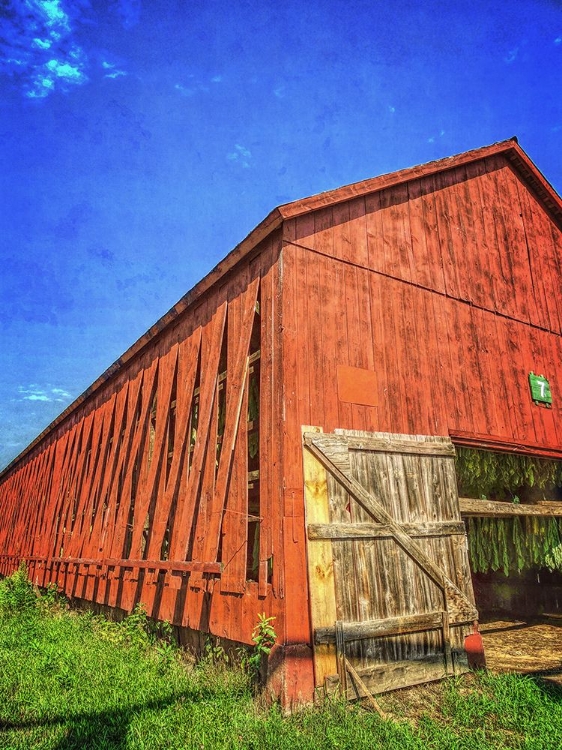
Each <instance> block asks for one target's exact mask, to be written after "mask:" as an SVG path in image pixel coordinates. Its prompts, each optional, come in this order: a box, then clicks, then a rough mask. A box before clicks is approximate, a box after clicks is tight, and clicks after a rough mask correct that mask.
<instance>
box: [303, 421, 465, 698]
mask: <svg viewBox="0 0 562 750" xmlns="http://www.w3.org/2000/svg"><path fill="white" fill-rule="evenodd" d="M313 430H315V428H303V433H304V434H303V441H304V455H303V458H304V474H305V476H304V480H305V502H306V521H307V537H308V542H307V547H308V568H309V585H310V602H311V617H312V626H313V631H314V632H313V640H314V661H315V676H316V685H317V687H321V686H323V687H325V688H326V689H328V690H330V689H335V688H336V687H338V685H339V686H340V687H341V688H343V690H344V691H345V692H346V694H347V695H348V697H350V698H353V697H360V696H362V695H365V694H366V693H367V692H371V693H381V692H384V691H387V690H393V689H395V688H400V687H406V686H408V685H415V684H419V683H422V682H427V681H429V680H435V679H439V678H441V677H444V676H446V675H448V674H455V673H458V672H461V671H465V670H466V668H467V661H466V655H465V652H464V647H463V642H464V637H465V635H466V634H467V633H468V632H470V630H471V628H470V624H471V623H472V621H473V620H475V619H476V618H477V616H478V614H477V611H476V609H475V607H474V596H473V592H472V583H471V578H470V568H469V562H468V553H467V544H466V534H465V529H464V525H463V522H462V521H461V517H460V512H459V504H458V496H457V489H456V478H455V467H454V454H455V451H454V447H453V445H452V443H451V441H450V440H449V438H448V437H426V436H423V435H393V434H386V433H361V432H355V431H353V432H350V431H343V430H337V431H336V432H335V433H334V434H323V433H321V432H320V431H318V430H317V431H313Z"/></svg>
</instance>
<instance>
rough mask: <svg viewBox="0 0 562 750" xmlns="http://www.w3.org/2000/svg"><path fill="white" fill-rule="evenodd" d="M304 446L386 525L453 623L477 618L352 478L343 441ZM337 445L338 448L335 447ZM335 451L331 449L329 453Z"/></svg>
mask: <svg viewBox="0 0 562 750" xmlns="http://www.w3.org/2000/svg"><path fill="white" fill-rule="evenodd" d="M303 439H304V444H305V446H306V448H307V449H308V450H309V451H310V452H311V453H312V455H313V456H314V457H315V458H316V459H317V460H318V461H319V462H320V463H321V464H322V466H324V468H325V469H326V470H327V471H328V472H330V474H331V475H332V476H333V477H334V479H335V480H336V481H337V482H339V483H340V484H341V485H342V487H343V488H344V489H345V490H346V491H347V492H348V493H349V494H350V495H351V496H352V497H353V498H354V499H355V500H356V501H357V502H358V503H359V504H360V505H361V507H362V508H363V509H364V510H365V511H366V512H367V513H369V515H370V516H372V517H373V518H374V520H375V521H376V522H378V523H384V524H386V525H387V526H388V529H389V531H390V533H391V534H392V536H393V537H394V539H395V540H396V542H397V543H398V544H399V545H400V547H401V548H402V549H403V550H404V552H406V554H407V555H409V557H411V558H412V560H414V562H415V563H417V565H419V566H420V568H421V569H422V570H423V571H424V573H426V575H428V576H429V577H430V578H431V580H432V581H433V582H434V583H435V584H436V585H437V587H438V588H439V589H441V591H442V592H443V596H444V599H445V605H446V608H447V610H448V611H449V613H450V615H451V619H450V624H451V625H453V624H455V623H461V622H462V623H465V622H471V621H472V620H475V619H477V618H478V612H477V610H476V608H475V607H474V605H473V604H472V602H470V601H469V599H467V597H466V596H465V595H464V594H463V593H462V591H461V590H460V589H459V588H458V587H457V586H455V584H454V583H453V582H452V581H451V579H450V578H449V577H448V576H446V575H445V573H444V572H443V570H442V569H441V568H440V567H439V566H438V565H436V564H435V563H434V562H433V560H431V558H429V557H428V556H427V555H426V553H425V552H424V551H423V549H422V548H421V547H420V546H419V544H417V542H416V541H415V540H414V539H412V537H411V536H409V534H407V533H406V532H405V531H404V529H403V528H402V527H401V526H400V524H398V523H396V521H395V520H394V518H393V517H392V516H391V515H390V514H389V513H388V512H387V511H386V510H385V508H384V507H383V506H382V504H381V503H380V502H379V501H378V500H376V499H375V498H374V497H373V496H372V495H371V494H370V493H369V492H368V491H367V490H366V489H365V488H364V487H363V486H362V485H361V484H360V483H359V482H358V481H357V480H356V479H355V478H354V477H353V476H351V472H350V466H349V457H348V450H347V445H346V446H345V450H342V445H341V444H342V442H344V440H343V439H342V438H341V437H339V436H338V438H337V440H334V438H333V437H329V436H326V435H319V434H318V433H310V432H307V433H305V434H304V435H303ZM334 443H335V445H334ZM330 448H332V450H330Z"/></svg>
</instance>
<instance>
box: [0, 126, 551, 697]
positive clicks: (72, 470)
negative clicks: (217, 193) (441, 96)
mask: <svg viewBox="0 0 562 750" xmlns="http://www.w3.org/2000/svg"><path fill="white" fill-rule="evenodd" d="M561 229H562V202H561V200H560V198H559V197H558V195H557V194H556V193H555V192H554V190H553V189H552V187H551V186H550V185H549V184H548V182H547V181H546V180H545V179H544V177H543V176H542V174H541V173H540V172H539V171H538V169H537V168H536V167H535V166H534V165H533V163H532V162H531V161H530V159H529V158H528V156H527V155H526V154H525V153H524V151H523V150H522V149H521V148H520V146H519V145H518V143H517V141H516V140H515V139H513V140H509V141H505V142H502V143H498V144H495V145H492V146H488V147H485V148H482V149H478V150H475V151H470V152H467V153H464V154H461V155H458V156H455V157H451V158H448V159H442V160H440V161H436V162H432V163H429V164H425V165H423V166H419V167H415V168H412V169H406V170H403V171H400V172H396V173H393V174H389V175H384V176H382V177H378V178H375V179H370V180H366V181H364V182H360V183H356V184H353V185H349V186H347V187H343V188H340V189H338V190H334V191H331V192H327V193H323V194H320V195H317V196H314V197H312V198H306V199H304V200H300V201H296V202H294V203H290V204H287V205H285V206H281V207H279V208H276V209H275V210H274V211H272V212H271V213H270V214H269V216H268V217H267V218H266V219H264V221H263V222H262V223H261V224H260V225H259V226H258V227H257V228H256V229H255V230H254V231H253V232H252V233H251V234H250V235H249V236H248V237H247V238H246V239H245V240H244V241H243V242H242V243H241V244H240V245H238V246H237V247H236V248H235V249H234V250H233V251H232V252H231V253H230V254H229V255H228V256H227V257H226V258H225V259H224V260H223V261H222V262H221V263H220V264H219V265H218V266H217V267H216V268H215V269H214V270H213V271H211V273H210V274H209V275H208V276H207V277H205V278H204V279H203V280H202V281H201V282H200V283H199V284H197V286H195V287H194V288H193V289H192V290H191V291H190V292H189V293H188V294H187V295H186V296H185V297H183V298H182V299H181V300H180V302H179V303H178V304H177V305H176V306H175V307H173V308H172V309H171V310H170V311H169V312H168V313H167V314H166V315H165V316H164V317H163V318H162V319H161V320H160V321H159V322H158V323H157V324H156V325H155V326H153V328H151V329H150V330H149V331H148V332H147V333H146V335H145V336H143V337H142V338H141V339H140V340H139V341H138V342H137V343H136V344H135V345H133V346H132V347H131V348H130V349H129V350H128V351H127V352H126V353H125V354H124V355H123V356H122V357H121V358H120V359H119V360H118V361H117V362H116V363H115V364H114V365H112V366H111V367H110V368H109V370H107V372H105V373H104V374H103V375H102V376H101V377H100V378H99V379H98V380H97V381H96V382H95V383H94V384H93V385H92V386H91V387H90V388H89V389H88V390H87V391H86V392H85V393H84V394H83V395H82V396H81V397H80V398H79V399H77V401H76V402H75V403H73V404H72V405H71V406H70V407H69V408H68V409H67V410H66V411H65V412H63V413H62V414H61V415H60V417H58V419H56V420H55V421H54V422H53V423H52V424H51V425H50V426H49V428H48V429H47V430H45V431H44V432H43V433H42V434H41V435H40V436H39V437H38V438H37V439H36V440H35V441H34V442H33V443H32V444H31V445H30V446H29V447H28V448H27V449H26V450H25V451H24V452H23V453H22V454H21V455H20V456H19V457H18V458H17V459H15V460H14V461H13V462H12V463H11V464H10V465H9V466H8V467H7V468H6V469H5V470H4V471H3V472H2V474H1V475H0V483H1V484H0V503H1V506H0V507H1V510H2V512H1V520H0V570H1V572H2V573H3V574H4V575H7V574H9V573H10V572H11V571H13V570H14V569H15V568H16V567H17V565H18V564H19V562H20V560H26V561H27V564H28V567H29V569H30V572H31V575H32V577H33V580H35V581H37V582H38V583H39V584H40V585H46V584H47V583H48V582H50V581H55V582H56V583H57V584H58V585H59V587H60V588H61V589H62V590H63V591H64V592H65V593H66V594H67V595H68V596H70V597H73V598H75V599H81V600H87V601H90V602H95V603H97V604H99V605H105V606H107V607H111V608H116V609H121V610H125V611H130V610H131V609H132V607H133V606H134V605H135V603H136V602H139V601H140V602H143V603H144V604H145V605H146V607H147V610H148V612H149V614H151V615H152V616H153V617H155V618H158V619H163V620H164V619H166V620H169V621H171V622H172V623H174V624H175V625H177V626H178V627H179V628H181V629H182V631H181V632H182V635H183V637H184V638H185V639H186V640H189V638H190V637H191V638H193V637H195V634H196V633H202V634H210V635H212V636H217V637H219V638H221V639H225V640H226V641H232V642H239V643H250V639H251V633H252V629H253V627H254V625H255V624H256V623H257V621H258V616H259V614H260V613H262V612H263V613H265V614H266V615H267V616H273V617H275V621H274V627H275V630H276V632H277V636H278V640H277V646H276V648H275V649H274V652H273V653H272V655H271V659H270V664H269V674H268V680H269V685H270V687H271V689H272V690H274V691H275V692H276V693H277V694H278V695H280V696H281V698H282V700H283V701H284V702H285V703H290V702H292V701H300V700H310V699H311V698H312V697H313V693H314V690H315V688H316V689H319V688H326V689H330V688H331V687H333V686H335V685H336V684H338V682H339V684H340V685H342V684H343V686H344V687H345V688H346V689H347V690H348V693H349V694H350V695H358V694H359V695H360V694H362V692H364V691H365V690H367V689H369V690H374V691H382V690H387V689H391V688H393V687H397V686H401V685H406V684H415V683H418V682H423V681H425V680H428V679H435V678H438V677H440V676H442V675H444V674H448V673H454V672H456V671H459V670H463V669H464V668H465V665H466V655H465V652H464V649H463V639H464V637H465V635H466V634H467V633H469V632H470V629H471V627H470V625H471V622H472V620H473V619H475V618H476V617H477V613H476V610H475V608H474V599H473V590H472V583H471V576H470V568H469V563H468V556H467V542H466V534H465V527H464V525H463V522H462V520H461V508H460V505H459V500H458V493H457V484H456V478H455V463H454V454H455V446H468V447H477V448H484V449H489V450H494V451H496V452H497V451H500V452H502V451H503V452H508V453H514V454H518V455H530V456H539V457H548V458H552V459H560V458H562V420H561V408H562V375H561V369H560V363H561V361H562V340H561V335H560V334H561V327H562V295H561V294H560V288H561V282H562V274H561V266H562V256H561V252H560V251H561V248H562V232H561ZM531 373H533V374H536V375H538V376H542V377H539V378H537V380H536V382H535V381H533V383H532V384H533V385H534V390H532V389H531V387H530V380H529V375H530V374H531ZM537 389H539V390H541V389H542V392H543V393H542V396H541V393H538V392H537ZM537 393H538V395H537ZM548 398H550V401H549V400H548ZM486 505H487V512H488V513H489V514H490V513H491V514H494V513H496V512H498V511H497V507H496V506H498V503H495V504H494V503H487V504H486ZM551 506H552V503H551V504H550V505H548V507H547V505H544V504H543V506H541V508H542V509H541V508H539V509H538V510H537V506H535V507H534V508H533V509H532V510H529V512H534V513H535V514H536V513H543V514H545V513H550V514H553V513H554V514H555V513H556V508H555V509H554V510H553V509H552V507H551ZM561 506H562V504H561ZM521 508H522V510H519V509H516V510H514V511H513V512H515V513H519V512H521V513H523V514H524V513H526V512H527V511H528V508H527V507H526V506H525V504H523V505H521ZM463 510H464V511H466V512H467V513H474V512H476V514H478V513H479V511H478V509H477V510H476V511H474V508H472V510H471V507H470V502H469V501H465V506H464V507H463ZM504 510H505V505H504ZM510 512H511V511H510Z"/></svg>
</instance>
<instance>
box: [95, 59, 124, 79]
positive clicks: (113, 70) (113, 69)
mask: <svg viewBox="0 0 562 750" xmlns="http://www.w3.org/2000/svg"><path fill="white" fill-rule="evenodd" d="M101 66H102V68H103V69H104V70H107V73H106V74H105V75H104V78H119V77H120V76H126V75H127V71H126V70H123V69H122V68H118V67H117V65H116V64H115V63H110V62H107V60H102V64H101Z"/></svg>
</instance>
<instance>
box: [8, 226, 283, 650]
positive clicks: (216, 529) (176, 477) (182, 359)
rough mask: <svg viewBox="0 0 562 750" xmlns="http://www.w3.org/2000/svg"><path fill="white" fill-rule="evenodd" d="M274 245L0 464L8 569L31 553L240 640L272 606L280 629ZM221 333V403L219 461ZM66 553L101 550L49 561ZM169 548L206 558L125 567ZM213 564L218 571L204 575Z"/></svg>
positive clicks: (66, 576) (70, 579) (129, 598)
mask: <svg viewBox="0 0 562 750" xmlns="http://www.w3.org/2000/svg"><path fill="white" fill-rule="evenodd" d="M279 248H280V235H279V233H276V234H273V235H271V237H270V238H269V239H268V240H266V241H264V242H263V243H262V245H261V246H260V247H259V248H258V249H257V251H256V253H254V255H253V259H252V260H250V259H247V260H246V261H245V262H243V263H242V264H241V265H239V267H237V268H235V269H234V271H232V272H231V273H230V274H229V275H228V276H227V277H226V278H223V279H222V280H221V284H220V286H219V285H218V284H216V285H215V286H214V288H212V289H211V290H210V291H209V292H208V293H207V294H205V295H204V296H203V298H202V300H201V301H200V303H199V304H197V305H196V306H195V307H192V308H189V309H188V310H187V311H186V312H185V313H183V314H182V315H181V316H180V317H179V318H178V319H177V320H176V321H175V322H174V323H173V324H171V325H168V326H167V327H166V328H164V329H163V330H162V331H161V333H160V334H158V335H157V336H156V337H155V338H154V339H153V340H152V341H149V342H148V344H147V345H146V346H145V347H144V348H143V349H142V350H141V351H140V353H139V354H138V355H137V356H136V357H134V358H133V359H132V360H131V361H130V362H128V363H127V364H126V365H124V366H122V367H121V368H120V369H119V370H118V371H117V373H116V374H115V375H114V376H113V377H111V378H109V379H108V380H107V382H105V383H104V384H102V385H101V386H100V387H99V388H98V389H97V391H96V392H95V393H94V394H93V395H91V396H90V397H89V398H88V399H87V400H86V401H85V402H84V403H82V404H81V405H80V406H78V407H77V408H76V409H75V410H74V411H72V412H71V413H70V414H69V416H68V417H67V418H66V419H64V420H63V421H62V422H61V423H60V424H58V425H57V426H56V427H55V428H54V429H53V430H51V432H48V433H47V434H46V435H45V437H44V438H43V439H42V440H41V441H40V442H39V443H38V444H37V445H35V446H34V447H33V448H32V449H31V451H30V452H29V453H28V454H27V455H26V456H25V457H23V458H22V460H21V461H19V462H16V463H15V465H14V466H12V467H11V468H10V469H9V470H8V471H7V472H6V473H5V475H4V477H3V482H2V486H1V493H2V515H3V518H2V524H0V550H1V551H2V553H6V552H9V554H10V555H11V556H12V557H7V556H5V555H4V556H3V557H0V563H1V572H2V573H3V574H7V573H9V572H11V571H12V570H13V569H14V567H15V566H17V562H18V559H19V558H20V557H24V558H28V559H29V558H31V560H30V562H29V567H30V570H31V575H32V577H33V579H34V580H36V581H37V582H38V583H39V584H41V585H45V584H47V583H48V582H49V581H56V582H58V584H59V585H60V586H61V587H62V589H63V591H64V592H65V593H66V594H68V595H70V596H74V597H79V598H84V599H87V600H90V601H95V602H98V603H100V604H107V605H111V606H114V607H120V608H123V609H125V610H130V609H131V608H132V607H133V606H134V604H135V603H136V602H138V601H142V602H143V603H144V604H145V605H146V606H147V607H148V611H149V613H150V614H151V615H153V616H155V617H157V618H160V619H168V620H170V621H171V622H173V623H175V624H177V625H183V626H188V627H190V628H194V629H197V630H202V631H204V632H209V633H212V634H214V635H217V636H222V637H226V638H228V639H231V640H235V641H240V642H250V636H251V632H252V628H253V626H254V625H255V623H256V622H257V616H258V613H259V612H266V613H267V614H268V615H270V614H271V615H274V616H275V617H276V618H277V621H276V623H278V625H277V627H278V628H280V629H281V632H282V629H283V627H284V625H283V622H284V617H283V608H282V600H281V598H280V595H282V593H283V588H284V586H283V566H282V546H281V541H282V538H283V528H282V524H281V519H280V517H279V516H278V515H277V514H276V513H275V512H274V505H275V498H277V497H279V496H280V494H281V484H282V478H281V461H280V452H279V451H278V450H277V446H278V445H279V439H278V433H279V424H280V416H279V413H280V412H279V410H280V400H279V398H278V397H277V393H278V392H280V390H281V388H280V383H279V377H280V368H279V353H280V352H279V344H278V340H279V329H280V325H279V297H280V291H279V284H280V278H279V267H278V264H277V258H278V253H279ZM258 296H259V299H260V312H261V315H260V316H259V320H260V326H261V403H262V407H261V410H260V452H261V455H262V457H263V458H262V461H261V465H262V472H261V475H260V483H261V498H262V505H261V516H262V521H261V534H260V555H259V557H260V566H259V580H258V581H246V546H247V538H246V534H247V521H246V519H247V513H248V509H247V486H248V476H247V469H245V468H244V467H245V466H246V455H247V436H246V433H247V416H246V415H247V413H248V388H247V385H248V378H247V367H248V364H247V363H248V354H249V347H250V335H251V332H252V325H253V321H254V316H255V314H256V313H255V310H256V301H257V299H258ZM223 336H224V337H225V339H226V341H227V352H228V355H227V379H226V383H225V387H226V415H225V420H224V431H223V435H222V448H221V452H220V459H219V460H218V462H217V465H215V455H216V449H215V445H216V440H217V430H218V426H217V421H218V408H217V400H218V395H217V393H218V390H217V376H218V374H219V357H220V354H221V348H222V344H221V342H222V341H223ZM198 369H200V382H199V383H197V381H196V378H197V373H198ZM197 385H199V386H200V391H199V423H198V426H197V440H196V441H195V446H194V450H193V454H192V456H191V459H190V458H189V446H190V430H191V425H190V418H191V409H192V400H193V396H194V389H195V388H196V386H197ZM174 402H175V409H174V408H173V404H174ZM233 466H235V468H234V470H233ZM223 516H224V520H223ZM167 529H169V531H168V532H167ZM164 549H166V551H165V552H164V554H163V556H162V552H163V550H164ZM272 557H273V573H272V578H271V581H269V580H268V561H270V560H271V558H272ZM67 558H74V559H81V560H91V561H100V562H99V563H98V564H93V562H91V563H83V564H79V565H75V564H68V563H61V562H57V560H61V559H62V560H65V559H67ZM162 559H163V560H167V561H170V567H171V568H173V567H174V566H173V563H178V562H180V563H181V562H182V561H196V562H200V563H204V564H205V565H202V566H199V568H197V567H196V569H195V570H194V571H192V572H191V573H190V574H189V575H186V574H185V573H184V574H182V572H181V570H177V569H176V570H175V571H173V570H169V571H167V572H166V571H163V572H162V573H160V574H159V573H158V571H157V570H151V569H143V568H142V567H140V566H138V565H136V566H132V567H131V566H129V567H127V566H126V560H137V561H142V560H153V561H155V560H162ZM103 560H106V561H107V560H113V561H115V560H120V561H122V564H121V566H119V565H115V564H112V565H109V564H108V563H107V562H105V563H103V562H102V561H103ZM216 561H221V562H222V564H223V571H222V574H221V575H218V574H215V573H209V572H205V571H207V570H208V569H209V566H206V564H207V563H214V564H215V567H218V566H217V565H216ZM211 567H212V566H211Z"/></svg>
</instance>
